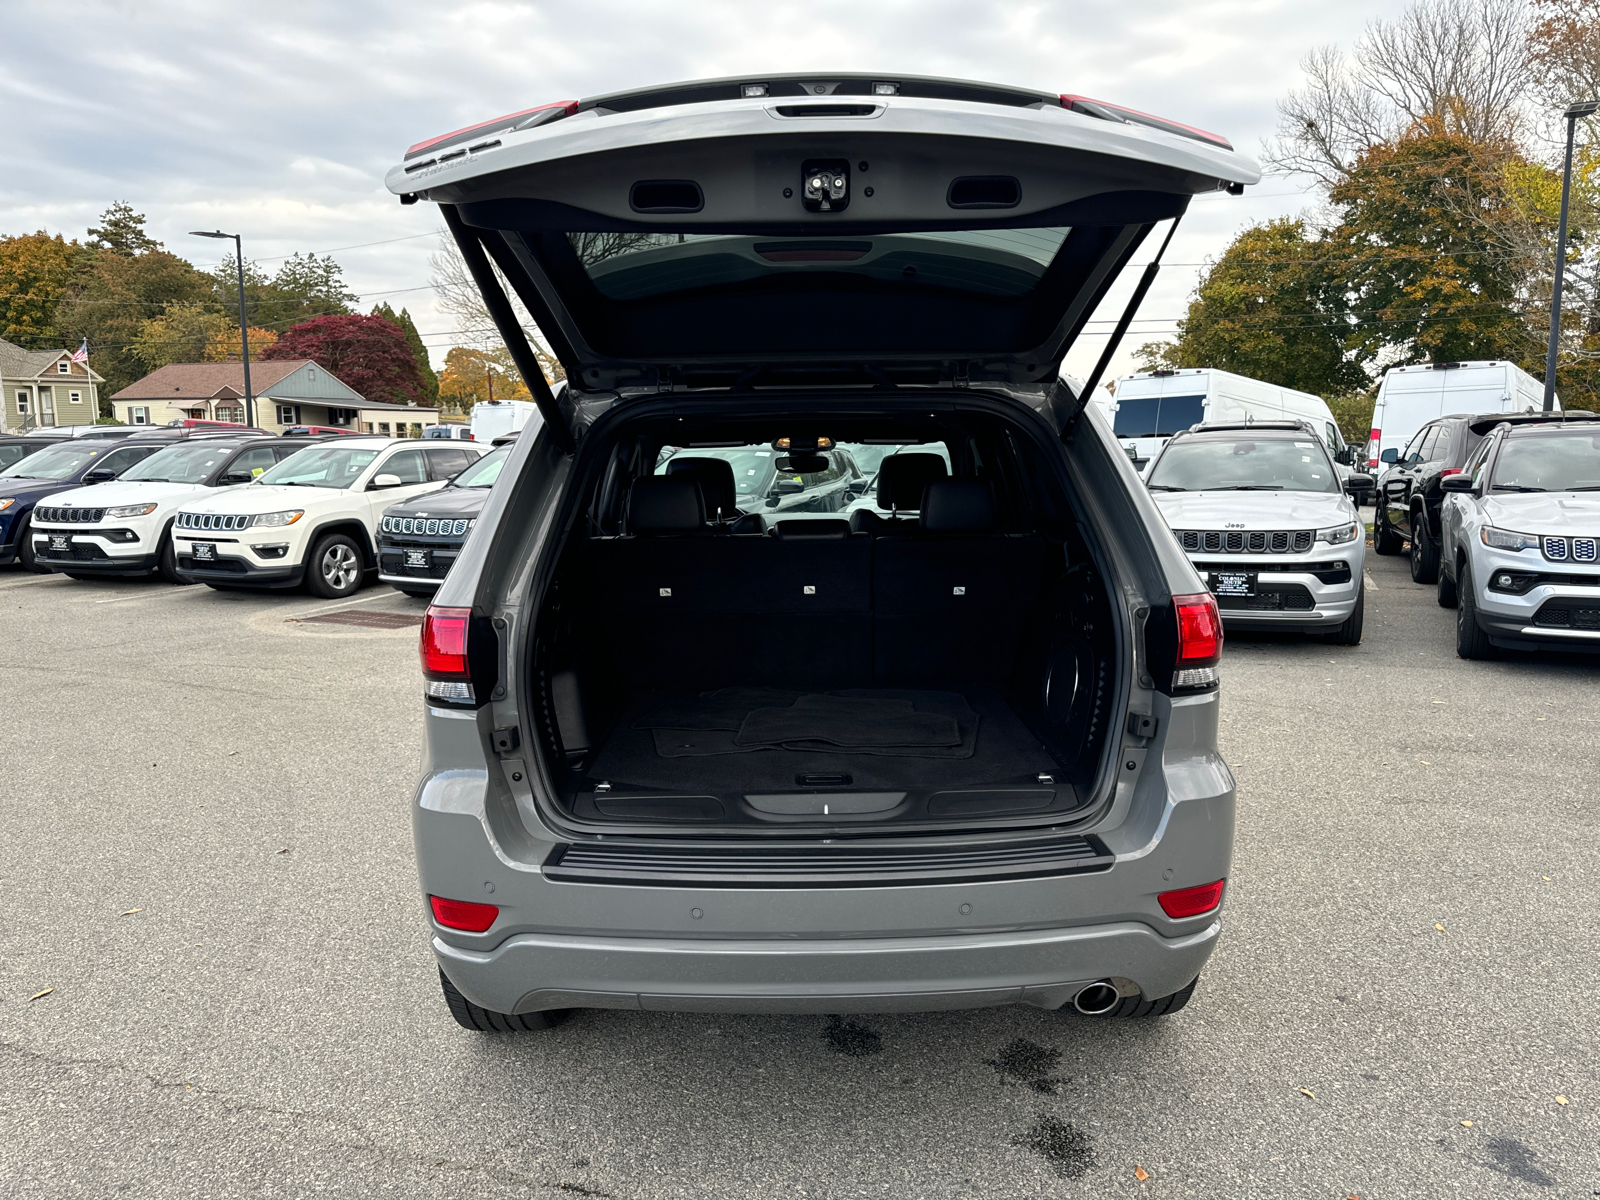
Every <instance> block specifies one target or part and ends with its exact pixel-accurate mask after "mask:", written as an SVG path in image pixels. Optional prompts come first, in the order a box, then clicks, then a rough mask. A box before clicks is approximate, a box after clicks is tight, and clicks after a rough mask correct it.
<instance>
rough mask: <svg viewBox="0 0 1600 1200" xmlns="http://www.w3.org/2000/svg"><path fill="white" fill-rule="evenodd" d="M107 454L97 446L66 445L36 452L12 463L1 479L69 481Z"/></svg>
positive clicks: (3, 472) (1, 472)
mask: <svg viewBox="0 0 1600 1200" xmlns="http://www.w3.org/2000/svg"><path fill="white" fill-rule="evenodd" d="M105 452H106V447H104V446H96V445H92V444H91V445H72V444H64V445H60V446H51V447H49V448H48V449H46V450H36V451H34V452H33V453H32V454H30V455H28V456H27V457H26V458H24V459H21V460H20V461H18V462H14V463H12V464H11V465H10V466H9V467H7V468H6V469H5V470H4V471H0V478H6V477H11V478H16V479H67V478H70V477H71V476H73V475H76V474H77V473H78V471H79V470H80V469H81V468H83V467H84V466H85V465H87V464H88V463H89V462H90V461H92V460H93V459H96V458H99V457H100V456H101V455H102V454H104V453H105Z"/></svg>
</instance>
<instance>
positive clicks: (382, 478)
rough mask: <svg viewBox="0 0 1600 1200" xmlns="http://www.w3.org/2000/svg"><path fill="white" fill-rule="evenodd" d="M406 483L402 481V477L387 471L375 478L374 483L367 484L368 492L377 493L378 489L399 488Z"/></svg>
mask: <svg viewBox="0 0 1600 1200" xmlns="http://www.w3.org/2000/svg"><path fill="white" fill-rule="evenodd" d="M404 482H405V480H403V479H401V478H400V476H398V475H390V474H389V473H388V472H387V471H385V472H384V473H383V474H381V475H375V476H373V479H372V482H371V483H369V484H367V490H368V491H376V490H377V489H378V488H392V487H399V486H400V485H401V484H403V483H404Z"/></svg>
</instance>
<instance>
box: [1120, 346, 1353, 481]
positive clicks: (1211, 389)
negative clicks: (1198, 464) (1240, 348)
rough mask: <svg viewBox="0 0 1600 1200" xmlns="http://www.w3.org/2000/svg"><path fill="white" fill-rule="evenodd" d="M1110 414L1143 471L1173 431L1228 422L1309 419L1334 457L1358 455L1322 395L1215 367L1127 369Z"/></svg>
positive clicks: (1346, 460) (1336, 459)
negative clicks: (1137, 371)
mask: <svg viewBox="0 0 1600 1200" xmlns="http://www.w3.org/2000/svg"><path fill="white" fill-rule="evenodd" d="M1110 416H1111V427H1112V429H1114V430H1115V431H1116V435H1117V441H1119V442H1121V443H1122V447H1123V449H1124V450H1127V451H1128V452H1129V457H1131V458H1132V459H1133V465H1134V466H1135V467H1136V468H1137V469H1138V470H1139V471H1141V472H1142V471H1143V470H1144V469H1145V467H1146V466H1148V465H1149V462H1150V459H1152V458H1154V457H1155V455H1156V452H1157V451H1159V450H1160V449H1161V447H1162V446H1165V445H1166V444H1167V439H1168V438H1170V437H1171V436H1172V435H1173V434H1175V433H1177V432H1179V431H1180V430H1183V429H1188V428H1189V427H1190V426H1191V425H1200V424H1207V425H1215V424H1220V423H1223V422H1243V421H1283V420H1296V419H1298V420H1302V421H1310V422H1311V424H1312V427H1313V428H1314V429H1316V431H1317V433H1318V435H1319V436H1320V437H1321V438H1322V440H1323V441H1324V442H1325V443H1326V444H1327V447H1328V455H1329V456H1330V457H1331V458H1332V459H1333V460H1334V462H1336V463H1343V464H1345V465H1347V466H1348V465H1349V464H1350V462H1351V460H1352V459H1353V458H1354V455H1353V454H1351V453H1348V452H1347V447H1346V445H1345V440H1344V437H1343V436H1342V435H1341V434H1340V433H1339V423H1338V422H1337V421H1335V420H1334V419H1333V412H1332V410H1330V409H1329V408H1328V405H1327V403H1326V402H1325V401H1324V400H1323V399H1322V397H1320V396H1313V395H1312V394H1311V393H1310V392H1297V391H1295V390H1294V389H1293V388H1286V387H1279V386H1278V385H1277V384H1275V383H1264V382H1262V381H1261V380H1259V379H1251V378H1249V377H1247V376H1244V375H1235V374H1234V373H1233V372H1232V371H1218V370H1216V369H1215V368H1212V367H1198V368H1194V369H1192V370H1181V371H1147V372H1143V373H1141V374H1138V375H1124V376H1123V377H1122V378H1121V379H1119V380H1117V391H1116V395H1115V397H1114V398H1113V401H1112V403H1111V406H1110Z"/></svg>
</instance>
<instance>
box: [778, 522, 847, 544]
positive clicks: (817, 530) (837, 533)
mask: <svg viewBox="0 0 1600 1200" xmlns="http://www.w3.org/2000/svg"><path fill="white" fill-rule="evenodd" d="M772 532H773V533H775V534H777V535H778V537H779V538H780V539H781V540H783V541H794V540H795V539H797V538H847V537H849V536H850V522H849V521H846V520H845V519H844V518H843V517H821V518H818V519H816V520H810V521H806V520H799V521H777V522H774V524H773V526H772Z"/></svg>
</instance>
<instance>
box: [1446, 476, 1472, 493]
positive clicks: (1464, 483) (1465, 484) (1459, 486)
mask: <svg viewBox="0 0 1600 1200" xmlns="http://www.w3.org/2000/svg"><path fill="white" fill-rule="evenodd" d="M1439 490H1440V491H1442V492H1475V491H1477V490H1478V481H1477V480H1476V479H1474V478H1473V477H1472V476H1471V475H1446V476H1445V477H1444V478H1443V479H1441V480H1440V481H1439Z"/></svg>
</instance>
